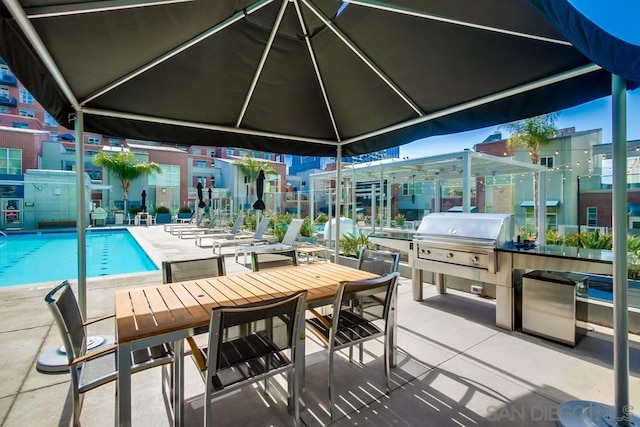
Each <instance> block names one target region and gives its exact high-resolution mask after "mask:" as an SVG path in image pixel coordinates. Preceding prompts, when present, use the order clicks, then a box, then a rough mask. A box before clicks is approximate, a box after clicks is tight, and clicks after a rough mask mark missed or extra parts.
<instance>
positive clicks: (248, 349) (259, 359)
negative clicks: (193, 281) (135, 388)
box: [188, 291, 307, 427]
mask: <svg viewBox="0 0 640 427" xmlns="http://www.w3.org/2000/svg"><path fill="white" fill-rule="evenodd" d="M306 299H307V291H301V292H297V293H296V294H294V295H292V296H288V297H283V298H278V299H276V300H271V301H266V302H260V303H253V304H246V305H243V306H237V307H219V308H215V309H213V310H212V312H211V321H210V324H209V330H210V334H209V342H208V346H207V347H206V348H199V347H198V346H197V344H196V343H195V341H193V340H188V342H189V345H190V346H191V349H192V357H193V359H194V362H195V363H196V366H197V367H198V368H199V370H200V373H201V375H202V379H203V381H205V389H206V390H205V396H204V425H205V426H207V427H208V426H210V425H211V422H212V417H213V414H212V408H211V400H212V399H214V398H216V397H219V396H223V395H225V394H228V393H231V392H233V391H235V390H237V389H239V388H241V387H244V386H246V385H249V384H253V383H256V382H259V381H262V380H264V381H265V392H266V391H267V384H268V379H269V378H271V377H273V376H275V375H279V374H287V382H288V393H289V402H288V403H289V409H290V410H291V411H292V412H293V415H294V422H295V424H296V425H298V424H299V421H300V406H299V405H300V403H299V400H300V398H299V396H298V391H299V390H300V384H299V381H300V378H299V377H300V375H299V374H300V371H301V370H302V369H303V365H302V366H301V364H304V356H303V355H302V356H303V357H301V358H300V359H301V360H298V359H299V358H298V357H296V356H297V354H296V347H297V345H298V343H297V341H298V340H301V339H303V338H302V331H301V327H302V325H301V324H302V322H303V319H304V312H305V305H306ZM288 313H290V314H292V316H291V317H290V318H289V325H290V326H289V329H288V330H287V333H288V336H287V340H288V342H287V347H286V349H288V350H289V357H286V355H284V354H283V353H282V349H278V348H277V346H276V345H275V344H272V343H270V337H269V336H268V334H263V333H260V332H255V329H259V328H251V325H256V324H258V323H260V322H263V321H264V322H265V325H267V326H266V329H267V330H270V328H271V321H272V319H273V318H274V317H282V316H286V314H288ZM233 327H238V330H239V331H240V333H239V334H238V336H239V338H237V339H234V340H231V341H226V342H223V339H222V337H223V336H224V337H228V334H227V333H226V330H227V329H228V328H233ZM251 329H253V331H251ZM256 342H259V343H260V345H256ZM243 351H244V352H245V353H243ZM224 370H232V371H233V372H237V373H240V374H241V375H242V376H244V378H243V379H240V380H237V381H234V382H232V383H230V384H225V383H224V381H223V379H222V377H219V374H220V373H222V371H224ZM240 374H239V375H240Z"/></svg>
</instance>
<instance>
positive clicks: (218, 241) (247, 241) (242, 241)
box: [196, 218, 275, 261]
mask: <svg viewBox="0 0 640 427" xmlns="http://www.w3.org/2000/svg"><path fill="white" fill-rule="evenodd" d="M269 221H270V219H269V218H262V220H261V221H260V224H258V227H256V231H255V233H253V236H244V235H243V236H238V235H231V236H225V237H222V238H221V237H219V236H216V235H200V236H198V237H196V246H202V242H203V240H206V239H210V238H212V237H213V239H212V240H213V253H214V254H216V253H217V254H222V248H223V247H227V246H236V247H237V246H242V245H255V244H260V243H269V241H270V239H273V238H275V237H274V236H270V237H264V233H265V232H266V231H267V228H268V227H269ZM236 261H238V256H237V253H236Z"/></svg>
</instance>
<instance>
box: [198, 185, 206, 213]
mask: <svg viewBox="0 0 640 427" xmlns="http://www.w3.org/2000/svg"><path fill="white" fill-rule="evenodd" d="M196 190H197V191H198V207H199V208H200V209H204V208H205V207H206V206H207V205H206V203H205V202H204V194H202V183H200V182H199V183H198V185H197V186H196Z"/></svg>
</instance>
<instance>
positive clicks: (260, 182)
mask: <svg viewBox="0 0 640 427" xmlns="http://www.w3.org/2000/svg"><path fill="white" fill-rule="evenodd" d="M256 195H257V196H258V200H256V202H255V203H254V204H253V209H257V210H260V211H263V210H264V209H265V207H266V206H265V204H264V201H263V200H262V196H263V195H264V171H263V170H262V169H260V173H259V174H258V178H257V179H256Z"/></svg>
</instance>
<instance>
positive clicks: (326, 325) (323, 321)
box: [307, 308, 331, 329]
mask: <svg viewBox="0 0 640 427" xmlns="http://www.w3.org/2000/svg"><path fill="white" fill-rule="evenodd" d="M307 310H309V312H310V313H311V314H313V315H314V316H315V317H317V318H318V320H319V321H320V322H322V324H323V325H324V326H325V328H327V329H331V322H329V321H328V320H327V318H326V317H324V316H323V315H322V314H320V313H318V312H317V311H316V310H314V309H313V308H309V309H307Z"/></svg>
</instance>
